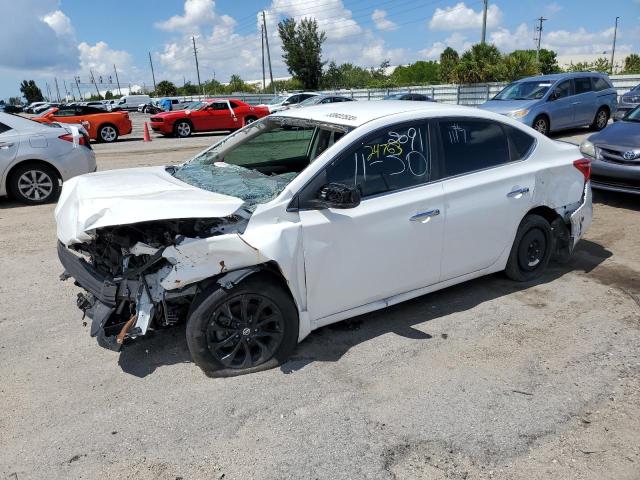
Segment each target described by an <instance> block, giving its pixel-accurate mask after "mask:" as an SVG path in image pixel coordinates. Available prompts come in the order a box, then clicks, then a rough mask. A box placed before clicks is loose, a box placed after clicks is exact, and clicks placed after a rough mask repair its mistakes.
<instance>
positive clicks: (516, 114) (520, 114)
mask: <svg viewBox="0 0 640 480" xmlns="http://www.w3.org/2000/svg"><path fill="white" fill-rule="evenodd" d="M527 113H529V110H527V109H526V108H523V109H522V110H516V111H514V112H509V113H507V117H511V118H522V117H524V116H526V115H527Z"/></svg>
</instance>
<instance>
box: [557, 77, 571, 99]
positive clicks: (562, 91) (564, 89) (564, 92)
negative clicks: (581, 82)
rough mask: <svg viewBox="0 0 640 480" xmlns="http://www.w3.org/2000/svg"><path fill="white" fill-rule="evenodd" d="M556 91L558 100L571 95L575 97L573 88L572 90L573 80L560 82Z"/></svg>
mask: <svg viewBox="0 0 640 480" xmlns="http://www.w3.org/2000/svg"><path fill="white" fill-rule="evenodd" d="M554 91H555V92H556V97H557V98H565V97H568V96H570V95H573V93H572V88H571V80H565V81H564V82H560V83H559V84H558V86H557V87H556V88H555V90H554Z"/></svg>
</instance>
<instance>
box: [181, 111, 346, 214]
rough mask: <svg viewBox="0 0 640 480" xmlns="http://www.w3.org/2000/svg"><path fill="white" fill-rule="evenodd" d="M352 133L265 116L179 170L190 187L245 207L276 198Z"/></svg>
mask: <svg viewBox="0 0 640 480" xmlns="http://www.w3.org/2000/svg"><path fill="white" fill-rule="evenodd" d="M346 131H347V128H346V127H342V126H340V125H333V124H324V123H318V122H310V121H307V120H302V119H294V118H287V117H273V118H270V117H265V118H263V119H261V120H259V121H257V122H254V123H252V124H250V125H249V126H247V127H245V128H243V129H241V130H239V131H238V132H236V133H235V134H232V135H230V136H228V137H226V138H225V139H224V140H222V141H221V142H218V143H217V144H215V145H214V146H213V147H211V148H209V149H208V150H206V151H205V152H203V153H201V154H200V155H198V156H196V157H195V158H193V159H192V160H190V161H189V162H187V163H185V164H183V165H182V166H180V167H179V168H178V169H177V170H175V172H174V176H175V177H176V178H178V179H179V180H182V181H183V182H186V183H188V184H190V185H193V186H196V187H199V188H202V189H204V190H209V191H211V192H216V193H221V194H225V195H230V196H233V197H237V198H240V199H242V200H243V201H244V202H245V205H244V207H245V208H246V209H248V210H250V211H253V210H255V208H256V207H257V205H258V204H261V203H266V202H269V201H270V200H272V199H274V198H275V197H276V196H278V194H280V192H282V190H284V188H285V187H286V186H287V185H288V184H289V183H290V182H291V181H292V180H293V179H294V178H295V177H296V176H297V175H298V173H300V172H301V171H302V170H304V169H305V168H306V167H307V166H308V165H309V164H310V163H311V162H313V161H314V160H315V159H316V158H317V157H318V156H319V155H320V154H322V153H323V152H324V151H325V150H326V149H327V148H329V147H330V146H332V145H333V144H334V143H335V142H337V141H338V140H340V139H341V138H342V137H343V136H344V134H345V133H346Z"/></svg>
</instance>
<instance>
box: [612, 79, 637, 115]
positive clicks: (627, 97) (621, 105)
mask: <svg viewBox="0 0 640 480" xmlns="http://www.w3.org/2000/svg"><path fill="white" fill-rule="evenodd" d="M638 105H640V84H639V85H636V86H635V87H633V88H632V89H631V90H629V91H628V92H627V93H625V94H624V95H622V97H620V102H618V110H617V111H616V113H615V115H614V116H613V121H614V122H617V121H618V120H620V119H621V118H622V117H624V116H625V115H626V114H627V113H629V112H630V111H631V110H633V109H634V108H636V107H637V106H638Z"/></svg>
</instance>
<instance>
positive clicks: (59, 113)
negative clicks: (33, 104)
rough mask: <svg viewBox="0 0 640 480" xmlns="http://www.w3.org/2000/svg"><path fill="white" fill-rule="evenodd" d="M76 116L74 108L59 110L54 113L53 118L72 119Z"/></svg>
mask: <svg viewBox="0 0 640 480" xmlns="http://www.w3.org/2000/svg"><path fill="white" fill-rule="evenodd" d="M75 114H76V110H75V108H64V109H62V108H61V109H59V110H58V111H57V112H56V113H54V114H53V116H54V117H73V116H75Z"/></svg>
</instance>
